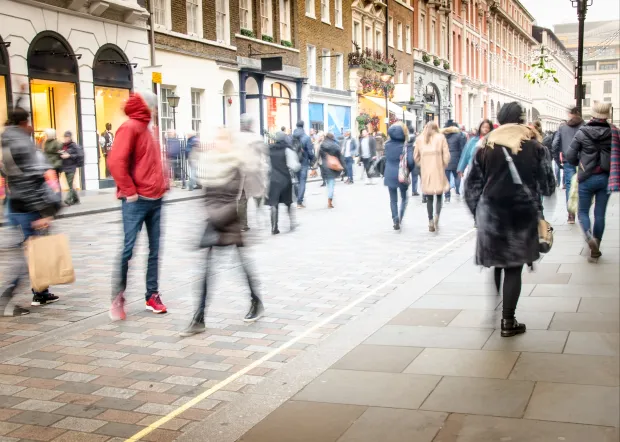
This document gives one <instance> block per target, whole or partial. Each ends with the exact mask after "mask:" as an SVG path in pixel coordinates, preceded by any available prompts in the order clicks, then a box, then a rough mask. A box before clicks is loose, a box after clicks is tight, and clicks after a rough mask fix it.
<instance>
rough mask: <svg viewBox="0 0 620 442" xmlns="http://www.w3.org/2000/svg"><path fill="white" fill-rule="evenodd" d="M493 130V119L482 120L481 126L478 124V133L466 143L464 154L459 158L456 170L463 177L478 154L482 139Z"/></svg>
mask: <svg viewBox="0 0 620 442" xmlns="http://www.w3.org/2000/svg"><path fill="white" fill-rule="evenodd" d="M492 130H493V123H491V120H487V119H484V120H482V123H480V126H478V132H477V133H476V135H474V136H473V137H471V138H470V139H469V141H468V142H467V144H466V145H465V150H463V154H462V155H461V159H460V160H459V165H458V167H457V168H456V172H457V173H458V174H459V176H460V177H461V178H463V175H464V174H465V170H466V169H467V168H468V167H470V166H471V163H472V161H473V158H474V155H476V151H477V150H478V148H479V147H480V143H481V141H480V140H482V139H484V137H486V136H487V134H488V133H489V132H491V131H492Z"/></svg>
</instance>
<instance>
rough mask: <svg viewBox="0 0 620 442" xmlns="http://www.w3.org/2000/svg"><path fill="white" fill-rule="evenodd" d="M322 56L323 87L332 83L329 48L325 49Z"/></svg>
mask: <svg viewBox="0 0 620 442" xmlns="http://www.w3.org/2000/svg"><path fill="white" fill-rule="evenodd" d="M322 55H323V56H322V57H321V66H322V71H321V84H322V85H323V87H331V85H332V83H331V75H330V74H331V64H330V60H331V58H330V56H329V55H330V54H329V50H328V49H323V53H322Z"/></svg>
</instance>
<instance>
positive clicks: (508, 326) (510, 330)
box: [502, 318, 525, 338]
mask: <svg viewBox="0 0 620 442" xmlns="http://www.w3.org/2000/svg"><path fill="white" fill-rule="evenodd" d="M523 333H525V324H519V323H518V322H517V320H516V319H515V318H512V319H502V338H509V337H511V336H515V335H520V334H523Z"/></svg>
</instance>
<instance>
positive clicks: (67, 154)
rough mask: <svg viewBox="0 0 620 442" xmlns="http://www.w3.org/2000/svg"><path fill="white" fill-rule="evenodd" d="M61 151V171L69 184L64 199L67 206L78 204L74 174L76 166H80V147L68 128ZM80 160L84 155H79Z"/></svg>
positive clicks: (78, 198)
mask: <svg viewBox="0 0 620 442" xmlns="http://www.w3.org/2000/svg"><path fill="white" fill-rule="evenodd" d="M61 150H62V152H61V153H60V158H61V159H62V171H63V172H64V173H65V177H66V178H67V186H69V193H68V195H67V198H66V199H65V204H66V205H67V206H72V205H74V204H80V197H79V196H78V193H77V190H76V189H75V174H76V171H77V168H78V167H80V151H81V147H79V146H78V145H77V143H76V142H75V141H73V134H72V133H71V131H70V130H68V131H66V132H65V142H64V143H63V144H62V149H61ZM81 158H82V161H83V160H84V156H83V155H81Z"/></svg>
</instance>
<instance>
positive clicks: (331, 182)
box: [325, 178, 336, 200]
mask: <svg viewBox="0 0 620 442" xmlns="http://www.w3.org/2000/svg"><path fill="white" fill-rule="evenodd" d="M325 182H326V183H327V198H329V199H330V200H332V199H334V187H336V179H335V178H325Z"/></svg>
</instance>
